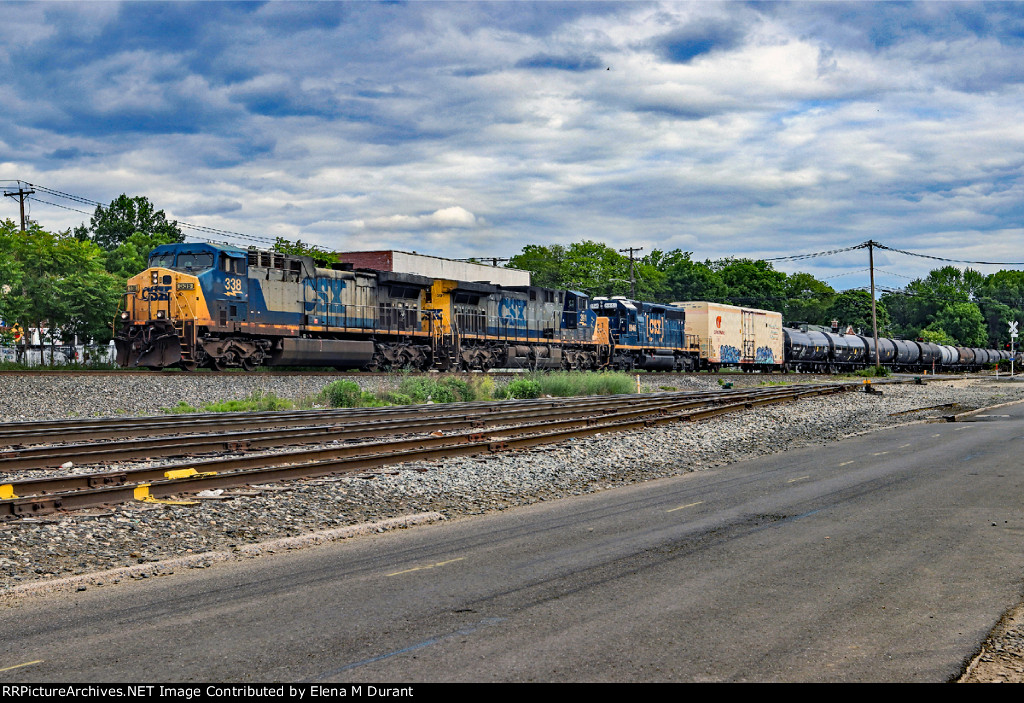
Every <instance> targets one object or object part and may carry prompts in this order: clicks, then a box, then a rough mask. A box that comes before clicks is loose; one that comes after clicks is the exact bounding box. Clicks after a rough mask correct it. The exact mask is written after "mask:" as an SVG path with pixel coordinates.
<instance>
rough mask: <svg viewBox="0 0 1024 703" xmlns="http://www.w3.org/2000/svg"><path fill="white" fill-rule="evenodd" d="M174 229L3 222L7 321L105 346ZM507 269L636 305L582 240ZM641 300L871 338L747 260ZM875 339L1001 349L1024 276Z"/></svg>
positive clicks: (114, 222) (950, 298)
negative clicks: (53, 227)
mask: <svg viewBox="0 0 1024 703" xmlns="http://www.w3.org/2000/svg"><path fill="white" fill-rule="evenodd" d="M184 239H185V238H184V235H183V234H182V231H181V228H180V227H179V226H178V223H177V222H175V221H170V220H168V219H167V217H166V215H165V214H164V211H163V210H157V209H156V208H155V207H154V205H153V204H152V203H151V202H150V201H149V200H148V199H147V198H145V197H141V196H136V197H128V196H127V195H123V194H122V195H121V196H119V197H118V198H116V199H115V200H113V201H112V202H111V203H110V205H109V206H98V207H97V208H96V210H95V212H94V213H93V215H92V217H91V218H90V221H89V223H88V224H86V223H83V224H82V225H80V226H78V227H76V228H74V229H73V230H67V231H64V232H58V233H54V232H48V231H46V230H44V229H43V228H42V227H40V226H39V225H38V224H35V223H33V224H32V225H31V226H29V227H28V228H27V229H26V231H24V232H22V231H20V229H19V228H18V227H17V225H16V224H15V223H14V222H13V221H11V220H4V221H0V321H2V322H3V325H4V326H6V330H4V331H0V334H2V335H4V337H3V339H2V340H0V341H3V342H4V343H7V344H9V343H10V342H11V333H10V328H12V327H13V326H14V325H15V324H17V325H19V326H20V327H21V328H22V329H24V330H29V329H33V328H48V329H52V330H55V331H59V336H60V337H61V338H63V339H64V340H65V341H70V338H71V337H72V336H73V335H77V336H78V338H79V340H83V341H84V340H90V341H93V342H96V343H106V342H107V341H109V340H110V338H111V336H112V323H113V321H114V316H115V315H116V314H117V311H118V309H119V304H120V301H121V296H122V295H123V294H124V289H125V283H126V281H127V279H128V278H130V277H131V276H134V275H135V274H137V273H139V272H140V271H143V270H144V269H145V268H146V266H147V260H148V255H149V252H150V251H151V250H152V249H153V248H154V247H156V246H158V245H160V244H170V243H174V242H183V241H184ZM273 248H274V249H277V250H278V251H282V252H285V253H292V254H308V255H311V256H313V257H314V258H316V259H317V260H319V261H321V262H327V261H336V260H337V256H336V254H335V253H333V252H330V251H326V250H324V249H321V248H319V247H317V246H311V245H308V244H305V243H303V242H302V241H301V240H297V241H294V242H292V241H289V240H286V239H282V238H278V239H277V240H276V244H275V245H274V246H273ZM507 265H508V266H509V267H511V268H517V269H523V270H526V271H529V272H530V273H531V274H532V278H533V283H534V285H538V286H544V287H550V288H567V289H572V290H578V291H582V292H585V293H588V294H590V295H595V296H596V295H607V296H612V295H629V293H630V286H631V281H630V270H631V269H630V259H629V257H627V256H624V255H623V254H622V253H620V252H618V251H616V250H615V249H613V248H612V247H610V246H608V245H606V244H602V243H599V242H594V241H590V240H584V241H581V242H576V243H574V244H571V245H569V246H562V245H558V244H554V245H549V246H542V245H537V244H530V245H527V246H525V247H523V249H522V251H521V252H520V253H519V254H517V255H515V256H513V257H512V258H511V259H510V260H509V262H508V264H507ZM632 274H633V278H634V280H635V287H636V297H637V298H638V299H640V300H647V301H651V302H662V303H670V302H675V301H684V300H708V301H712V302H718V303H727V304H730V305H741V306H745V307H753V308H760V309H765V310H775V311H778V312H781V313H782V315H783V319H784V320H785V321H786V322H787V323H793V322H806V323H809V324H815V325H825V326H827V325H829V324H830V322H831V321H832V320H838V321H839V322H840V324H841V325H842V326H843V327H844V328H845V327H846V326H847V325H851V326H853V328H854V329H857V330H863V331H864V332H865V333H868V334H870V330H871V296H870V294H869V293H868V292H867V291H863V290H848V291H841V292H840V291H836V290H835V289H833V288H832V287H831V286H830V285H828V284H827V283H825V282H824V281H821V280H818V279H816V278H815V277H814V276H812V275H811V274H808V273H794V274H786V273H783V272H781V271H776V270H775V269H774V267H773V266H772V264H771V262H768V261H763V260H755V259H745V258H732V257H730V258H724V259H717V260H705V261H698V260H695V259H694V258H693V254H692V252H684V251H681V250H679V249H673V250H671V251H661V250H658V249H655V250H653V251H650V252H648V253H646V254H645V255H644V256H643V257H641V258H637V259H635V260H634V261H633V262H632ZM876 307H877V312H878V325H879V334H882V335H885V336H888V337H903V338H922V339H925V340H927V341H932V342H935V343H939V344H958V345H964V346H989V347H1001V346H1003V345H1004V344H1005V343H1007V342H1009V341H1010V338H1009V330H1008V324H1007V323H1008V322H1010V321H1013V320H1024V271H1013V270H1003V271H998V272H997V273H994V274H991V275H988V276H986V275H983V274H981V273H979V272H977V271H974V270H973V269H970V268H967V269H963V270H961V269H959V268H957V267H955V266H943V267H941V268H937V269H934V270H933V271H931V272H930V273H929V274H928V275H927V276H926V277H924V278H920V279H917V280H915V281H912V282H911V283H910V284H908V285H907V286H906V288H905V289H904V290H902V291H897V292H888V293H885V294H884V295H882V296H881V298H880V299H879V300H878V301H877V305H876Z"/></svg>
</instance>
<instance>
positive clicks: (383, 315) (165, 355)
mask: <svg viewBox="0 0 1024 703" xmlns="http://www.w3.org/2000/svg"><path fill="white" fill-rule="evenodd" d="M597 302H598V301H597V300H595V301H594V302H591V300H590V298H589V296H587V295H586V294H584V293H580V292H575V291H566V290H555V289H550V288H542V287H537V286H515V287H508V286H499V285H495V284H491V283H480V282H468V281H451V280H444V279H435V278H429V277H426V276H420V275H416V274H409V273H394V272H385V271H365V270H352V269H351V267H350V266H347V265H344V264H335V265H334V266H333V267H332V268H322V267H320V266H317V265H316V263H315V262H314V260H313V259H312V258H311V257H308V256H294V255H288V254H282V253H280V252H275V251H263V250H256V249H241V248H237V247H231V246H221V245H216V244H189V243H186V244H168V245H164V246H160V247H157V248H156V249H154V250H153V251H152V253H151V254H150V258H149V268H148V269H146V270H145V271H144V272H142V273H140V274H139V275H137V276H135V277H133V278H131V279H130V280H129V281H128V287H127V291H126V293H125V301H124V311H123V312H122V313H121V314H120V317H121V326H120V328H119V329H118V330H117V331H116V334H115V339H114V341H115V345H116V347H117V359H118V363H119V364H121V365H122V366H142V367H149V368H167V367H172V366H177V367H181V368H185V369H195V368H196V367H198V366H209V367H211V368H214V369H224V368H227V367H242V368H244V369H246V370H252V369H254V368H256V367H258V366H264V365H269V366H296V365H316V366H335V367H338V368H343V369H370V370H377V369H381V370H383V369H393V368H411V369H421V370H425V369H432V368H433V369H441V370H448V369H450V370H456V369H480V370H486V369H490V368H496V367H500V368H531V369H599V368H622V369H628V368H648V369H666V370H667V369H672V368H675V369H685V368H690V367H692V358H693V354H694V346H695V345H692V344H687V338H686V336H685V334H684V332H683V312H682V311H681V310H678V309H675V308H672V307H671V306H664V305H652V304H649V303H638V302H635V301H626V300H624V299H616V300H615V301H614V302H613V303H612V304H609V302H607V301H601V304H600V305H597V304H596V303H597ZM612 321H614V326H613V325H612Z"/></svg>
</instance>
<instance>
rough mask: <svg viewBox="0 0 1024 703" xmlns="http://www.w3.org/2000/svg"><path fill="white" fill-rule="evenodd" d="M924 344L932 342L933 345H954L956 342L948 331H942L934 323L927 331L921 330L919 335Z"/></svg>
mask: <svg viewBox="0 0 1024 703" xmlns="http://www.w3.org/2000/svg"><path fill="white" fill-rule="evenodd" d="M918 337H920V338H921V341H923V342H931V343H932V344H947V345H954V344H956V340H955V339H953V338H952V337H951V336H949V333H948V332H946V330H944V329H941V328H940V327H939V326H938V325H936V324H935V323H932V324H931V325H929V326H928V327H926V328H925V329H923V330H921V334H919V335H918Z"/></svg>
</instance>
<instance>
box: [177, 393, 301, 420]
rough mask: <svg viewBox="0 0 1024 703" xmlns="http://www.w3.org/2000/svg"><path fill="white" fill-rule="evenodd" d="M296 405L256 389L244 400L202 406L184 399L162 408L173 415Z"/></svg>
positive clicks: (278, 408) (293, 407)
mask: <svg viewBox="0 0 1024 703" xmlns="http://www.w3.org/2000/svg"><path fill="white" fill-rule="evenodd" d="M295 407H296V403H295V402H294V401H291V400H288V399H287V398H280V397H278V396H276V395H274V394H273V393H266V392H263V391H256V392H255V393H252V394H250V395H249V397H248V398H245V399H243V400H218V401H215V402H212V403H206V404H205V405H203V406H202V407H201V408H197V407H195V406H193V405H189V404H188V403H186V402H185V401H183V400H182V401H179V402H178V404H177V405H174V406H172V407H169V408H161V410H163V411H164V412H165V413H168V414H171V415H182V414H186V413H245V412H267V411H269V410H294V409H295Z"/></svg>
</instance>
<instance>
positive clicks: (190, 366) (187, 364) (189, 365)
mask: <svg viewBox="0 0 1024 703" xmlns="http://www.w3.org/2000/svg"><path fill="white" fill-rule="evenodd" d="M198 366H199V364H197V363H196V362H194V361H183V362H181V368H182V369H183V370H185V371H188V372H190V373H191V372H192V371H195V370H196V368H198Z"/></svg>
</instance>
